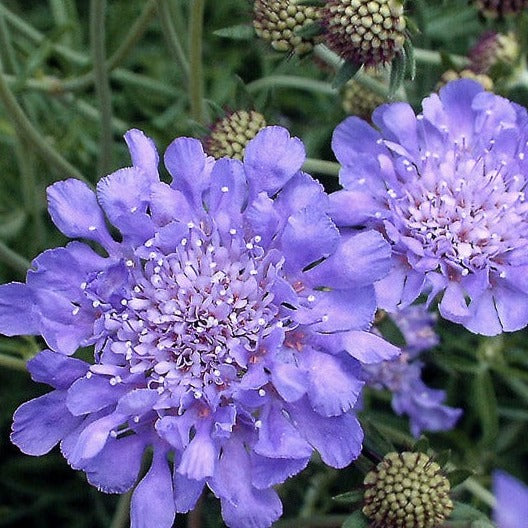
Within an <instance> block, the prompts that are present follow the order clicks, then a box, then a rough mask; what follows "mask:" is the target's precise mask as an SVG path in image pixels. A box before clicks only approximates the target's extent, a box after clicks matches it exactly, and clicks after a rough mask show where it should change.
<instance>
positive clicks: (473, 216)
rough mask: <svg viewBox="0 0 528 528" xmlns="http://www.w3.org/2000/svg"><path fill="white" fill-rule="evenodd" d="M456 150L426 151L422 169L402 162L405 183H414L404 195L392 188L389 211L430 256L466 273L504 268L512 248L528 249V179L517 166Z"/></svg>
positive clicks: (401, 230)
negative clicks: (527, 199) (526, 189)
mask: <svg viewBox="0 0 528 528" xmlns="http://www.w3.org/2000/svg"><path fill="white" fill-rule="evenodd" d="M457 147H458V146H456V145H455V148H454V149H452V150H448V151H447V152H445V153H443V154H442V155H438V154H436V153H434V154H432V153H430V152H426V153H425V155H424V156H423V157H422V164H421V167H420V168H418V167H417V166H416V165H415V164H412V163H411V162H410V161H409V160H407V159H405V160H403V162H402V163H403V172H404V173H405V177H406V179H408V178H409V177H411V178H414V179H415V182H414V183H413V185H405V193H401V195H397V194H396V192H395V191H393V190H389V191H388V201H389V207H390V209H391V210H392V211H393V213H395V216H396V218H397V220H396V222H397V223H400V225H398V226H397V227H398V229H399V230H400V232H403V233H404V234H405V236H408V237H411V238H412V239H415V240H417V241H419V247H420V248H423V249H424V254H425V256H426V257H436V258H442V259H445V260H447V261H448V262H451V263H452V264H453V265H454V266H455V267H456V268H458V269H461V272H462V274H463V275H467V274H468V273H469V272H471V271H476V270H478V269H482V268H484V267H488V266H489V267H491V268H492V269H495V270H500V269H501V267H502V265H503V264H504V263H505V262H506V258H507V255H508V254H509V253H510V252H511V251H512V250H514V249H518V248H525V247H526V246H527V241H528V222H527V211H528V205H527V203H526V202H525V194H524V186H525V180H524V177H522V176H521V174H520V173H518V172H517V170H516V167H515V166H512V167H507V166H506V165H505V164H504V163H502V162H498V160H497V159H493V158H491V159H489V158H487V157H479V158H477V159H475V158H473V157H472V156H471V153H470V152H468V151H467V149H465V148H461V147H460V148H457ZM490 166H491V167H494V166H495V168H492V169H491V170H490ZM497 167H498V168H497ZM411 249H412V248H411ZM420 251H421V250H420Z"/></svg>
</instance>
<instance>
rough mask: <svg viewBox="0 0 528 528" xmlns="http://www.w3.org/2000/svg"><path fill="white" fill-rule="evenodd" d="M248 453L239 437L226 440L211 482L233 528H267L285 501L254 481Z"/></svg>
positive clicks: (227, 522) (223, 511)
mask: <svg viewBox="0 0 528 528" xmlns="http://www.w3.org/2000/svg"><path fill="white" fill-rule="evenodd" d="M251 480H252V479H251V463H250V459H249V454H248V453H247V451H246V449H245V447H244V445H243V444H242V442H240V441H239V440H235V439H231V440H230V441H229V442H227V443H226V445H225V446H224V449H223V453H222V456H221V458H220V461H219V464H218V469H217V471H216V472H215V476H214V478H213V479H212V480H211V481H210V483H209V485H210V487H211V489H212V490H213V492H214V493H215V495H217V496H218V497H219V498H220V501H221V504H222V517H223V519H224V521H225V523H226V525H227V526H229V527H230V528H268V527H269V526H270V525H271V524H272V523H273V522H274V521H276V520H277V519H278V518H279V517H280V515H281V514H282V504H281V502H280V499H279V497H278V496H277V493H276V492H275V491H274V490H272V489H266V490H258V489H256V488H255V487H254V486H253V485H252V484H251Z"/></svg>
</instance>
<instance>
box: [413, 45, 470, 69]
mask: <svg viewBox="0 0 528 528" xmlns="http://www.w3.org/2000/svg"><path fill="white" fill-rule="evenodd" d="M414 58H415V59H416V62H421V63H422V64H431V65H433V66H441V65H442V55H441V54H440V53H439V52H438V51H432V50H428V49H422V48H414ZM449 59H450V60H451V61H452V62H453V63H454V64H455V66H457V67H459V68H463V67H464V66H467V65H468V64H469V59H468V58H467V57H463V56H462V55H449Z"/></svg>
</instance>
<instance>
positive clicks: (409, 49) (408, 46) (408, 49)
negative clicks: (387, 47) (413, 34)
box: [403, 38, 416, 81]
mask: <svg viewBox="0 0 528 528" xmlns="http://www.w3.org/2000/svg"><path fill="white" fill-rule="evenodd" d="M403 49H404V50H405V54H406V56H407V64H406V66H405V67H406V73H407V76H408V77H409V78H410V79H411V81H414V78H415V77H416V58H415V57H414V46H413V43H412V41H411V39H410V38H407V39H405V44H404V45H403Z"/></svg>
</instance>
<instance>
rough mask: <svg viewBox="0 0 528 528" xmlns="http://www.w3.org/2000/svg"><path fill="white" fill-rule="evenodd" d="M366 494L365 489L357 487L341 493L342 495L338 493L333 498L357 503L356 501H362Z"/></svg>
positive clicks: (340, 501) (343, 501)
mask: <svg viewBox="0 0 528 528" xmlns="http://www.w3.org/2000/svg"><path fill="white" fill-rule="evenodd" d="M364 494H365V492H364V490H363V489H357V490H352V491H347V492H346V493H341V494H340V495H336V496H335V497H332V498H333V500H335V501H336V502H339V503H341V504H355V503H356V502H360V501H362V500H363V496H364Z"/></svg>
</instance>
